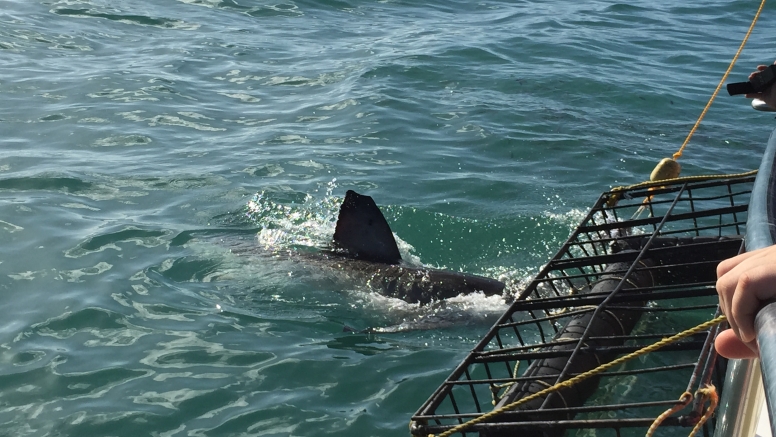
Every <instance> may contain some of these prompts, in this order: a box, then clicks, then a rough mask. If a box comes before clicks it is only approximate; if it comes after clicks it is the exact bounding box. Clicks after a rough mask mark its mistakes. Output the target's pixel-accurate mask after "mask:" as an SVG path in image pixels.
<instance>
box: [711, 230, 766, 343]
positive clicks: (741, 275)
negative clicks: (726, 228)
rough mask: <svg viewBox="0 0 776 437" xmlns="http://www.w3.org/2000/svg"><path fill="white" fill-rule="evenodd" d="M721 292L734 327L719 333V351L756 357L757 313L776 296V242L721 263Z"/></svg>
mask: <svg viewBox="0 0 776 437" xmlns="http://www.w3.org/2000/svg"><path fill="white" fill-rule="evenodd" d="M717 294H718V295H719V305H720V308H721V309H722V312H723V313H725V315H726V316H727V318H728V323H730V328H731V329H730V330H727V331H723V332H721V333H720V334H719V335H718V336H717V339H716V340H715V342H714V345H715V347H716V349H717V352H719V353H720V355H722V356H724V357H727V358H754V357H756V356H757V355H758V349H757V339H756V338H755V332H754V317H755V315H757V311H758V310H759V309H760V307H761V306H762V305H763V302H764V301H766V300H768V299H771V298H774V297H776V245H774V246H770V247H766V248H764V249H759V250H754V251H752V252H747V253H744V254H741V255H738V256H736V257H733V258H730V259H726V260H725V261H722V262H721V263H719V265H718V266H717Z"/></svg>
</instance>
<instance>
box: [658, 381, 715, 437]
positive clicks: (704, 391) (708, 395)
mask: <svg viewBox="0 0 776 437" xmlns="http://www.w3.org/2000/svg"><path fill="white" fill-rule="evenodd" d="M695 395H696V396H700V399H701V405H703V404H704V403H706V400H708V401H709V406H708V407H707V408H706V411H704V412H703V416H701V417H700V419H698V422H697V423H696V424H695V426H694V427H693V429H692V431H690V436H689V437H693V436H694V435H695V434H696V433H697V432H698V431H699V430H700V429H701V427H702V426H703V424H704V423H706V421H707V420H709V419H710V418H711V416H712V415H713V414H714V410H716V409H717V404H719V396H718V395H717V388H716V387H714V385H711V384H706V385H704V386H703V387H700V388H699V389H698V390H697V391H696V392H695ZM692 400H693V395H692V393H690V392H688V391H686V392H684V393H682V396H681V397H680V398H679V402H677V403H676V405H674V406H673V407H671V408H669V409H668V410H666V411H665V412H663V413H662V414H661V415H659V416H657V418H656V419H655V421H654V422H652V425H650V427H649V429H648V430H647V434H646V435H645V437H652V435H653V434H654V433H655V431H656V430H657V428H658V427H659V426H660V424H662V423H663V421H664V420H666V418H668V417H669V416H670V415H672V414H674V413H676V412H677V411H679V410H682V409H683V408H685V407H686V406H688V405H690V402H692Z"/></svg>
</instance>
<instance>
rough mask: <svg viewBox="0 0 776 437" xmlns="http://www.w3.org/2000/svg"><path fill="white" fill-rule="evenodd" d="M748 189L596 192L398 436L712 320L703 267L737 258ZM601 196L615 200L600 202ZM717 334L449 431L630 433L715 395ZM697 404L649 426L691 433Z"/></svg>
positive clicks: (448, 422)
mask: <svg viewBox="0 0 776 437" xmlns="http://www.w3.org/2000/svg"><path fill="white" fill-rule="evenodd" d="M753 181H754V178H753V177H745V178H735V179H723V180H714V181H700V182H691V183H678V184H674V185H668V186H663V187H653V188H651V189H647V188H641V189H630V190H625V191H618V192H606V193H603V194H602V195H601V197H600V198H599V199H598V201H597V202H596V203H595V205H594V206H593V208H592V209H591V210H590V211H589V213H588V214H587V216H586V217H585V218H584V219H583V220H582V222H581V223H580V224H579V226H577V227H576V229H575V230H574V231H573V233H572V234H571V236H570V237H569V239H568V240H567V241H566V242H565V244H563V246H562V247H561V248H560V250H559V251H558V253H557V254H556V255H555V256H554V257H553V258H552V259H551V260H550V261H549V263H548V264H547V265H546V266H544V268H542V269H541V271H540V272H539V274H538V275H537V276H536V277H535V278H534V279H533V281H532V282H531V283H530V284H529V285H528V286H527V287H526V288H525V289H524V290H522V291H521V292H520V293H519V295H518V296H517V298H516V300H515V301H514V302H513V304H512V305H511V306H510V308H509V309H508V310H507V311H506V313H505V314H503V315H502V316H501V317H500V318H499V320H498V321H497V322H496V324H495V325H494V326H493V327H492V328H491V329H490V330H489V331H488V333H487V334H486V335H485V337H484V338H483V339H482V340H481V341H480V342H479V343H478V344H477V346H476V347H475V348H474V349H473V350H472V351H471V352H470V353H469V354H468V355H467V356H466V358H465V359H464V360H463V362H462V363H460V364H459V365H458V367H456V368H455V370H453V372H452V374H451V375H450V376H449V377H448V378H447V379H446V380H445V381H444V382H443V383H442V384H441V386H439V387H438V388H437V390H436V391H435V392H434V393H433V394H432V395H431V397H430V398H429V399H428V400H427V401H426V402H425V403H424V404H423V405H422V406H421V407H420V409H419V410H418V411H417V412H416V413H415V415H413V417H412V421H411V423H410V431H411V433H412V435H414V436H418V437H426V436H430V435H432V434H439V433H442V432H445V431H448V430H450V429H451V428H453V427H456V426H458V425H461V424H466V423H467V422H469V421H471V420H473V419H475V418H477V417H479V416H481V415H483V414H486V413H489V412H491V411H493V410H494V409H496V408H498V407H501V406H504V405H506V404H509V403H512V402H514V401H516V400H518V399H521V398H522V397H525V396H527V395H529V394H531V393H536V392H537V391H539V390H541V389H544V388H546V387H549V386H552V385H554V384H556V383H558V382H561V381H566V380H568V379H570V378H572V377H574V376H576V375H579V374H582V373H584V372H586V371H588V370H590V369H592V368H594V367H597V366H598V365H599V364H603V363H605V362H610V361H612V360H613V359H615V358H616V357H618V356H622V355H623V354H626V353H630V352H633V351H636V350H638V349H640V348H642V347H644V346H646V345H649V344H652V343H654V342H656V341H658V340H660V339H663V338H666V337H669V336H671V335H673V334H676V333H678V332H681V331H683V330H685V329H688V328H691V327H693V326H695V325H697V324H699V323H701V322H703V321H706V320H709V319H710V318H712V317H713V316H715V314H716V312H717V298H716V291H715V281H716V265H717V264H718V263H719V261H720V260H722V259H725V258H728V257H730V256H734V255H736V254H737V253H739V251H740V250H741V247H742V237H741V236H742V235H743V234H744V232H745V229H744V228H745V223H746V218H747V206H748V203H749V198H750V193H751V190H752V183H753ZM614 196H617V198H618V199H619V201H618V202H614V201H611V200H613V199H614ZM718 329H719V327H715V328H712V329H710V330H708V331H705V332H703V333H701V334H697V335H694V336H692V337H690V338H687V339H685V340H682V341H680V342H677V343H675V344H669V345H667V346H666V347H664V348H662V349H660V350H659V351H657V352H653V353H651V354H648V355H645V356H641V357H638V358H637V359H634V360H631V361H628V362H627V363H624V364H622V365H620V366H618V367H615V368H613V369H610V370H609V371H606V372H604V373H602V374H600V376H598V377H593V378H590V379H587V380H585V381H584V382H582V383H580V384H577V385H576V386H574V387H571V388H566V389H563V390H560V391H558V392H556V393H553V394H550V395H547V396H544V397H541V398H539V399H536V400H534V401H531V402H529V403H527V404H526V405H522V406H519V407H517V408H515V409H512V410H509V411H507V412H503V413H501V414H498V415H497V416H496V417H495V418H492V419H489V420H486V421H485V422H483V423H477V424H472V425H471V426H468V427H466V428H465V429H464V430H462V431H460V432H461V434H463V435H466V434H469V435H472V434H479V435H481V436H502V435H520V436H563V435H567V436H582V435H585V436H587V435H596V436H608V435H611V436H625V435H644V432H645V431H646V429H647V428H648V427H649V426H650V425H651V424H652V423H653V421H654V420H655V418H656V417H657V416H658V415H660V414H661V413H663V412H664V411H665V410H667V409H669V408H671V407H673V406H675V405H677V404H678V399H679V398H680V396H681V395H682V393H683V392H685V391H688V392H691V393H695V392H696V391H697V389H698V388H700V387H704V386H706V385H707V384H713V385H714V386H715V387H716V389H717V391H721V390H722V380H723V378H724V373H725V366H726V364H727V361H726V360H725V359H723V358H721V357H718V356H717V355H716V353H715V351H714V348H713V339H714V337H715V335H716V333H717V331H718ZM703 403H704V402H703V400H702V399H696V400H695V401H694V403H693V404H691V405H689V406H687V407H686V408H685V409H683V410H681V411H679V412H677V413H675V414H673V415H672V416H670V417H668V418H667V419H666V420H665V421H664V422H663V423H662V425H661V429H662V428H663V427H688V426H689V427H691V426H693V425H694V424H695V423H697V422H698V420H699V418H700V417H701V415H702V413H703V409H704V405H703ZM715 425H716V423H715V419H714V418H712V419H711V420H709V421H707V422H706V423H705V424H704V426H703V431H704V434H705V435H711V433H713V430H714V427H715ZM591 430H595V431H591ZM663 432H664V431H663ZM686 432H689V428H688V429H687V430H685V431H683V432H682V433H686ZM684 435H686V434H684Z"/></svg>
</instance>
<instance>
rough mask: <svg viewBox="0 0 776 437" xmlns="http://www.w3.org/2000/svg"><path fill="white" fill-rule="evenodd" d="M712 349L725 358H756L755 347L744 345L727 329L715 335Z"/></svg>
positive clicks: (753, 345) (754, 345)
mask: <svg viewBox="0 0 776 437" xmlns="http://www.w3.org/2000/svg"><path fill="white" fill-rule="evenodd" d="M714 348H715V349H716V350H717V352H718V353H719V354H720V355H722V356H723V357H725V358H731V359H739V358H755V357H757V345H756V344H752V345H750V344H746V343H744V342H742V341H741V340H739V339H738V337H736V335H735V334H734V333H733V331H732V330H730V329H727V330H725V331H722V332H720V333H719V335H717V338H716V339H715V340H714Z"/></svg>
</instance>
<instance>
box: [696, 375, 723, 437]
mask: <svg viewBox="0 0 776 437" xmlns="http://www.w3.org/2000/svg"><path fill="white" fill-rule="evenodd" d="M695 394H697V395H702V396H703V399H704V402H705V399H706V398H708V399H709V407H708V408H706V412H705V413H703V416H702V417H701V419H700V420H699V421H698V423H696V424H695V427H693V429H692V431H690V437H693V436H694V435H695V433H697V432H698V430H699V429H701V427H702V426H703V424H704V423H706V421H707V420H709V418H711V416H712V415H713V414H714V410H716V409H717V404H718V403H719V396H717V389H716V387H714V386H713V385H706V386H705V387H701V388H699V389H698V391H697V392H696V393H695Z"/></svg>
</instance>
